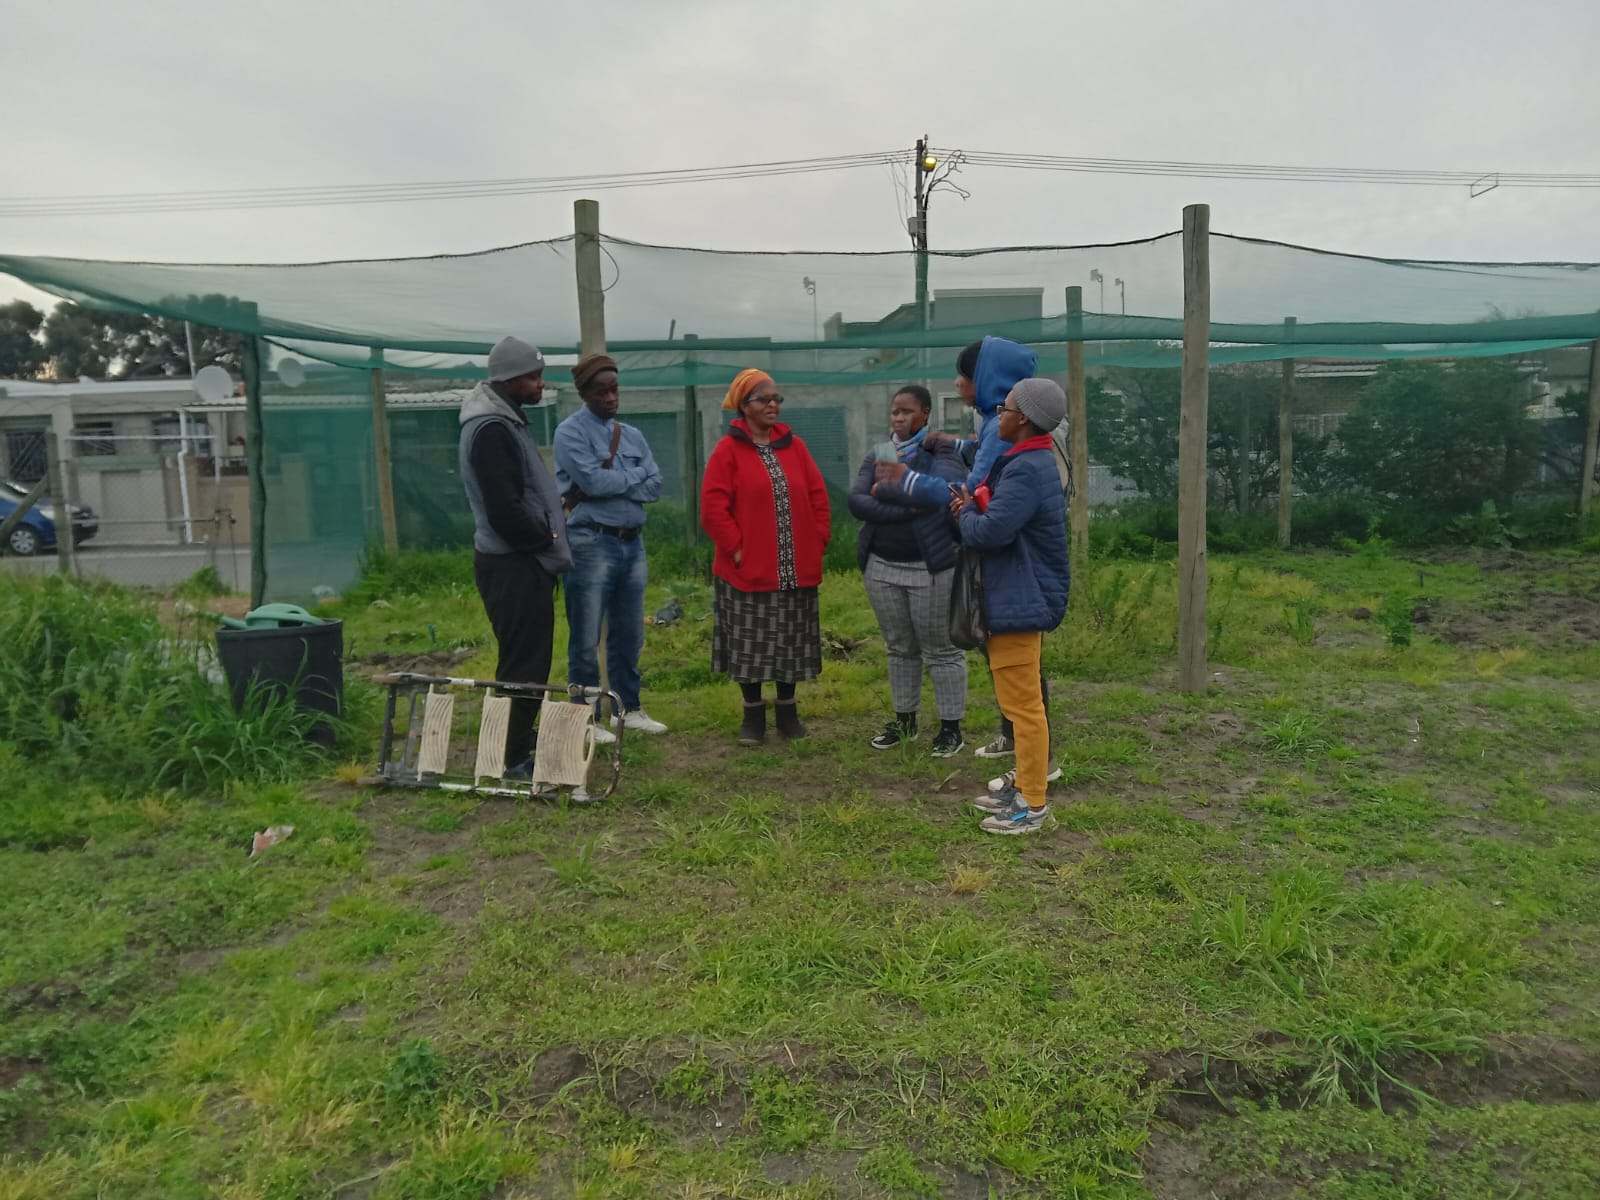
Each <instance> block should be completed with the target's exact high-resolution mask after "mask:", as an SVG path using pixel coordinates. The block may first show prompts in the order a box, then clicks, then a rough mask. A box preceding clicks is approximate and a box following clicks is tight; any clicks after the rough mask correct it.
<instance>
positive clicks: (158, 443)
mask: <svg viewBox="0 0 1600 1200" xmlns="http://www.w3.org/2000/svg"><path fill="white" fill-rule="evenodd" d="M182 434H183V425H182V423H181V422H179V420H178V418H177V417H155V418H152V420H151V421H150V437H151V440H152V441H153V442H154V443H155V449H156V453H157V454H178V453H181V452H182V450H183V437H182Z"/></svg>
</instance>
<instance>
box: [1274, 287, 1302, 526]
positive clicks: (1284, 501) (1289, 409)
mask: <svg viewBox="0 0 1600 1200" xmlns="http://www.w3.org/2000/svg"><path fill="white" fill-rule="evenodd" d="M1297 323H1298V322H1297V320H1296V318H1294V317H1285V318H1284V319H1283V337H1284V341H1285V342H1286V343H1290V342H1293V341H1294V336H1295V335H1294V327H1295V325H1296V324H1297ZM1293 518H1294V359H1292V358H1286V359H1284V360H1283V385H1282V386H1281V387H1280V388H1279V389H1278V549H1280V550H1287V549H1288V548H1289V539H1290V526H1291V524H1292V522H1293Z"/></svg>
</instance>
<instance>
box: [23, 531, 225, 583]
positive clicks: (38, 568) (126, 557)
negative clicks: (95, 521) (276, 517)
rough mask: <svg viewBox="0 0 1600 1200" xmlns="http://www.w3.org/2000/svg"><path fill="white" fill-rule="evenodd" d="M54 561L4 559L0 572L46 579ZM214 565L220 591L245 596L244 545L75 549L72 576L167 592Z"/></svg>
mask: <svg viewBox="0 0 1600 1200" xmlns="http://www.w3.org/2000/svg"><path fill="white" fill-rule="evenodd" d="M58 562H59V560H58V559H57V558H56V556H55V554H54V553H49V554H39V555H35V556H34V557H33V558H17V557H16V556H15V555H6V556H5V557H4V558H0V570H7V571H13V572H30V573H34V574H48V573H51V572H54V571H55V570H56V566H57V564H58ZM207 565H214V566H215V567H216V568H217V575H218V576H219V577H220V578H221V579H222V582H223V584H224V586H226V587H229V588H232V589H233V590H234V591H238V592H247V591H249V590H250V547H249V546H247V545H242V546H236V547H227V546H222V547H218V548H216V549H213V548H212V547H210V546H172V545H165V546H96V545H95V544H94V543H92V542H91V543H89V544H87V545H84V546H80V547H79V548H78V555H77V573H78V574H79V575H102V576H104V577H105V578H107V579H109V580H111V581H112V582H114V583H121V584H127V585H130V586H135V587H171V586H172V585H173V584H175V583H182V582H183V581H184V580H185V579H187V578H189V576H191V575H193V574H194V573H195V572H196V571H198V570H199V569H200V568H201V567H204V566H207Z"/></svg>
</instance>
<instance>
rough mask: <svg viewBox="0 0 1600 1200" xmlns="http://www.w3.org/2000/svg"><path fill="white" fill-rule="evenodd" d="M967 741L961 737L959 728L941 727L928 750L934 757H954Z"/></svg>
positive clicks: (964, 746)
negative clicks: (930, 748) (931, 747)
mask: <svg viewBox="0 0 1600 1200" xmlns="http://www.w3.org/2000/svg"><path fill="white" fill-rule="evenodd" d="M966 745H967V743H966V742H964V741H962V739H961V731H960V730H959V729H941V730H940V731H939V736H938V737H936V738H934V739H933V749H932V750H930V751H929V753H930V754H932V755H933V757H934V758H954V757H955V756H956V755H958V754H960V753H961V751H962V750H963V749H965V748H966Z"/></svg>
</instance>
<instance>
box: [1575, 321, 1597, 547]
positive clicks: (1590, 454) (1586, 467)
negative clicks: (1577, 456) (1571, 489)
mask: <svg viewBox="0 0 1600 1200" xmlns="http://www.w3.org/2000/svg"><path fill="white" fill-rule="evenodd" d="M1585 428H1586V429H1587V431H1588V432H1587V433H1586V434H1585V435H1584V439H1583V476H1582V478H1581V479H1580V480H1579V481H1578V516H1579V517H1580V518H1587V517H1588V515H1589V509H1590V507H1591V506H1592V505H1593V504H1594V497H1595V492H1596V491H1597V490H1600V489H1597V486H1596V484H1595V479H1594V468H1595V455H1596V445H1595V443H1596V442H1600V338H1597V339H1596V340H1594V341H1592V342H1590V343H1589V421H1588V424H1587V425H1586V426H1585Z"/></svg>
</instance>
